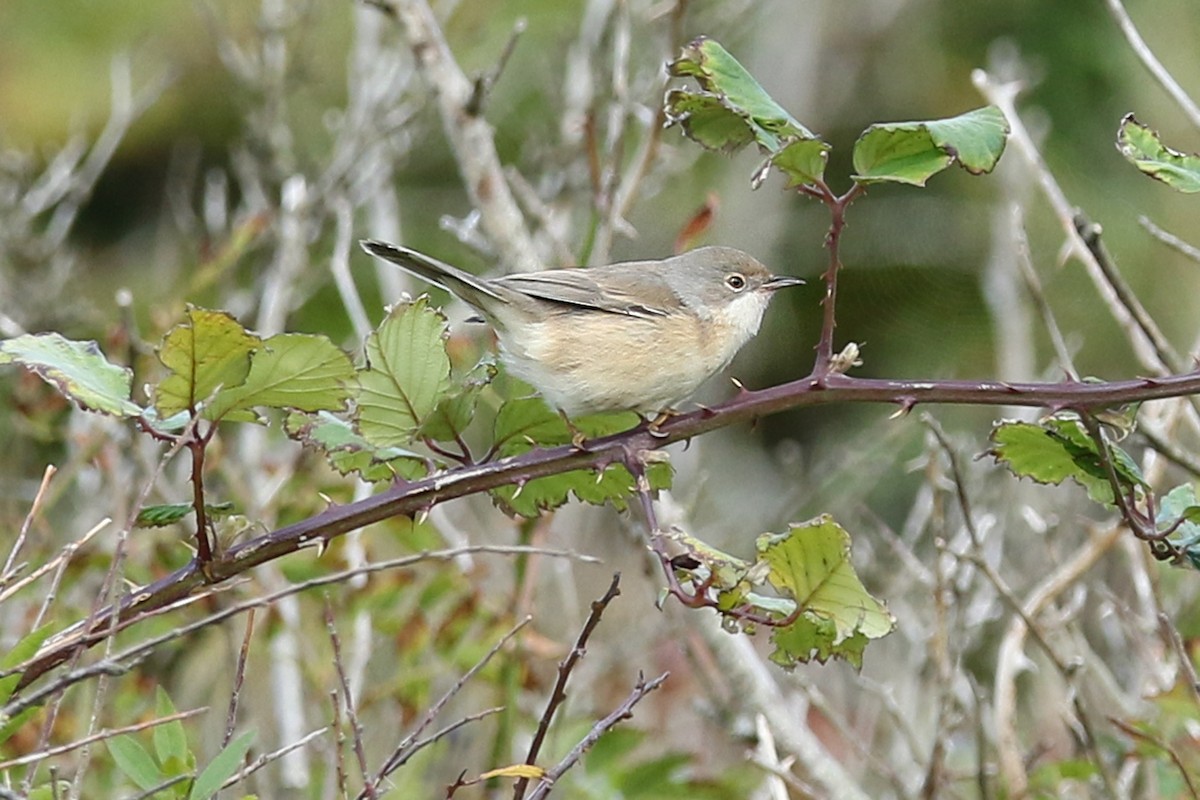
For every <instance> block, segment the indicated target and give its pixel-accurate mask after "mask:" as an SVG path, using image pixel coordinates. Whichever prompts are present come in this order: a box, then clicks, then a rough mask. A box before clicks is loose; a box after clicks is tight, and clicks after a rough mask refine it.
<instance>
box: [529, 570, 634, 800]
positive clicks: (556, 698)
mask: <svg viewBox="0 0 1200 800" xmlns="http://www.w3.org/2000/svg"><path fill="white" fill-rule="evenodd" d="M620 584H621V573H619V572H617V573H613V577H612V582H611V583H610V584H609V585H608V591H606V592H605V593H604V596H603V597H601V598H600V599H599V600H593V601H592V610H591V613H589V614H588V618H587V621H586V622H584V623H583V628H582V629H580V631H579V635H578V636H577V637H575V644H574V645H573V646H572V647H571V652H569V653H567V655H566V657H565V658H564V659H563V660H562V661H560V662H559V664H558V679H557V680H555V682H554V689H553V690H551V692H550V699H549V700H547V701H546V709H545V711H543V712H542V718H541V719H540V720H538V726H537V731H536V732H535V733H534V734H533V741H532V742H530V744H529V752H528V753H527V754H526V756H525V763H526V764H530V765H533V764H536V763H537V759H538V756H539V755H540V754H541V751H542V744H543V742H545V741H546V734H547V733H548V732H549V731H550V721H551V720H552V719H553V718H554V712H555V711H556V710H558V707H559V706H560V705H562V703H563V701H564V700H566V699H567V679H568V678H569V677H570V676H571V671H572V670H574V669H575V665H576V664H578V663H579V661H580V659H582V658H583V656H584V654H585V653H586V652H587V642H588V639H590V638H591V636H592V633H593V632H594V631H595V630H596V626H597V625H599V624H600V617H602V616H603V615H604V610H605V609H606V608H608V604H609V603H611V602H612V601H613V600H614V599H616V597H617V596H618V595H620V594H621V589H620ZM640 683H641V682H640V680H639V685H640ZM528 784H529V780H528V779H527V778H521V779H520V780H518V781H517V783H516V785H515V786H514V787H513V800H522V798H523V797H525V788H526V786H527V785H528Z"/></svg>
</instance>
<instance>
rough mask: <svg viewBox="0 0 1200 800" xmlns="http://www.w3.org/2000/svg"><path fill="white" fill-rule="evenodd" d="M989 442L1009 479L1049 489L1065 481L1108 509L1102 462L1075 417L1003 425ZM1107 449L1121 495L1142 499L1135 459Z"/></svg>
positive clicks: (1110, 494) (1106, 477) (1141, 481)
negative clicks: (1032, 483)
mask: <svg viewBox="0 0 1200 800" xmlns="http://www.w3.org/2000/svg"><path fill="white" fill-rule="evenodd" d="M992 442H993V445H994V446H993V447H992V449H991V451H990V453H991V455H992V456H993V457H995V459H996V460H997V461H998V462H1000V463H1002V464H1005V465H1007V466H1008V469H1009V470H1010V471H1011V472H1012V473H1013V474H1014V475H1016V476H1018V477H1022V478H1031V479H1032V480H1035V481H1037V482H1038V483H1052V484H1060V483H1062V482H1063V481H1065V480H1067V479H1068V478H1070V479H1071V480H1074V481H1075V482H1076V483H1078V484H1079V485H1080V486H1082V487H1083V488H1084V489H1086V490H1087V493H1088V497H1090V498H1091V499H1092V500H1094V501H1096V502H1097V503H1103V504H1104V505H1113V503H1114V500H1113V490H1112V482H1111V480H1110V479H1109V475H1108V470H1107V469H1106V467H1105V460H1106V459H1104V458H1102V457H1101V455H1100V451H1099V449H1098V447H1097V445H1096V441H1095V440H1094V439H1093V438H1092V437H1091V436H1090V435H1088V432H1087V430H1085V429H1084V427H1083V423H1082V422H1080V421H1079V419H1078V418H1077V417H1075V416H1074V415H1061V414H1060V415H1056V416H1053V417H1049V418H1047V419H1045V420H1043V421H1042V422H1041V423H1038V424H1035V423H1031V422H1003V423H1001V424H999V425H997V426H996V427H995V428H994V429H993V430H992ZM1106 449H1107V452H1108V459H1107V460H1109V461H1111V464H1112V466H1113V469H1114V471H1115V473H1116V476H1117V482H1118V485H1119V486H1120V487H1121V490H1122V492H1123V493H1125V494H1130V493H1133V494H1136V495H1142V494H1143V493H1144V492H1145V491H1146V490H1147V488H1148V487H1147V485H1146V481H1145V479H1144V478H1143V477H1142V473H1141V470H1139V469H1138V466H1137V464H1136V463H1135V462H1134V460H1133V459H1132V458H1131V457H1130V456H1129V454H1128V453H1126V452H1125V451H1124V450H1122V449H1120V448H1119V447H1115V446H1113V445H1109V446H1108V447H1107V448H1106Z"/></svg>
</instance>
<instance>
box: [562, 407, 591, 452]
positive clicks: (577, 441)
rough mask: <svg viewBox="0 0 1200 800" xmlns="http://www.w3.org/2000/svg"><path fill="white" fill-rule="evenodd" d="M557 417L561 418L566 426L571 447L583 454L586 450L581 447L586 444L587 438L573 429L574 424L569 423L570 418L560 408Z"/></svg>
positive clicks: (576, 429) (579, 431)
mask: <svg viewBox="0 0 1200 800" xmlns="http://www.w3.org/2000/svg"><path fill="white" fill-rule="evenodd" d="M558 415H559V416H560V417H562V421H563V422H565V423H566V425H567V431H568V432H569V433H570V434H571V447H574V448H575V449H576V450H578V451H580V452H583V451H584V450H586V449H587V448H586V447H584V446H583V445H584V444H585V443H586V442H587V437H585V436H584V435H583V431H581V430H579V428H576V427H575V423H573V422H571V418H570V417H568V416H567V412H565V411H563V410H562V409H561V408H560V409H558Z"/></svg>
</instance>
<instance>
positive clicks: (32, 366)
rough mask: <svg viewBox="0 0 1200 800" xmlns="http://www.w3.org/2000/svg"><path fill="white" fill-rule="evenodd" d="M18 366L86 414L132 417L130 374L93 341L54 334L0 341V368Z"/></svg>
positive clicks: (134, 409) (136, 409)
mask: <svg viewBox="0 0 1200 800" xmlns="http://www.w3.org/2000/svg"><path fill="white" fill-rule="evenodd" d="M4 364H20V365H21V366H23V367H25V368H26V369H28V370H29V371H31V372H33V373H34V374H36V375H37V376H38V377H40V378H41V379H42V380H44V381H45V382H46V383H48V384H50V385H51V386H53V387H54V388H56V389H58V391H59V392H61V393H62V394H63V395H65V396H66V397H69V398H71V399H72V400H74V401H75V402H76V403H77V404H78V405H79V407H80V408H82V409H84V410H86V411H97V412H99V413H101V414H109V415H111V416H114V417H136V416H138V415H139V414H141V413H142V409H141V407H139V406H138V405H137V404H136V403H134V402H133V401H132V400H131V399H130V398H131V397H132V394H133V392H132V387H133V373H132V372H131V371H130V370H128V369H126V368H125V367H118V366H117V365H116V364H113V363H111V362H110V361H109V360H108V359H106V358H105V357H104V354H103V353H101V352H100V346H99V345H97V344H96V343H95V342H76V341H71V340H70V339H66V338H63V337H62V336H60V335H59V334H57V333H27V334H24V335H22V336H18V337H16V338H15V339H5V340H4V341H0V366H2V365H4Z"/></svg>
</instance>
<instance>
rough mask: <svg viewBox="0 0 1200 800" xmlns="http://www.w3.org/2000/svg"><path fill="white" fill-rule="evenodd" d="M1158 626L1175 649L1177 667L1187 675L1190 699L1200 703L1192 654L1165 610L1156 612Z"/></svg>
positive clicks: (1198, 679)
mask: <svg viewBox="0 0 1200 800" xmlns="http://www.w3.org/2000/svg"><path fill="white" fill-rule="evenodd" d="M1158 628H1159V630H1160V631H1162V634H1163V636H1164V637H1166V639H1167V641H1168V642H1170V643H1171V649H1172V650H1174V651H1175V658H1177V659H1178V660H1179V668H1180V669H1181V670H1183V674H1184V675H1185V676H1186V677H1187V684H1188V689H1189V690H1190V691H1191V694H1192V700H1193V701H1194V702H1196V703H1197V704H1200V676H1197V675H1196V666H1195V664H1193V663H1192V654H1191V653H1189V652H1188V649H1187V648H1186V647H1185V646H1184V644H1183V638H1182V637H1180V635H1179V629H1178V628H1176V627H1175V622H1174V621H1173V620H1172V619H1171V618H1170V617H1169V616H1167V613H1166V612H1165V611H1160V612H1158Z"/></svg>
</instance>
